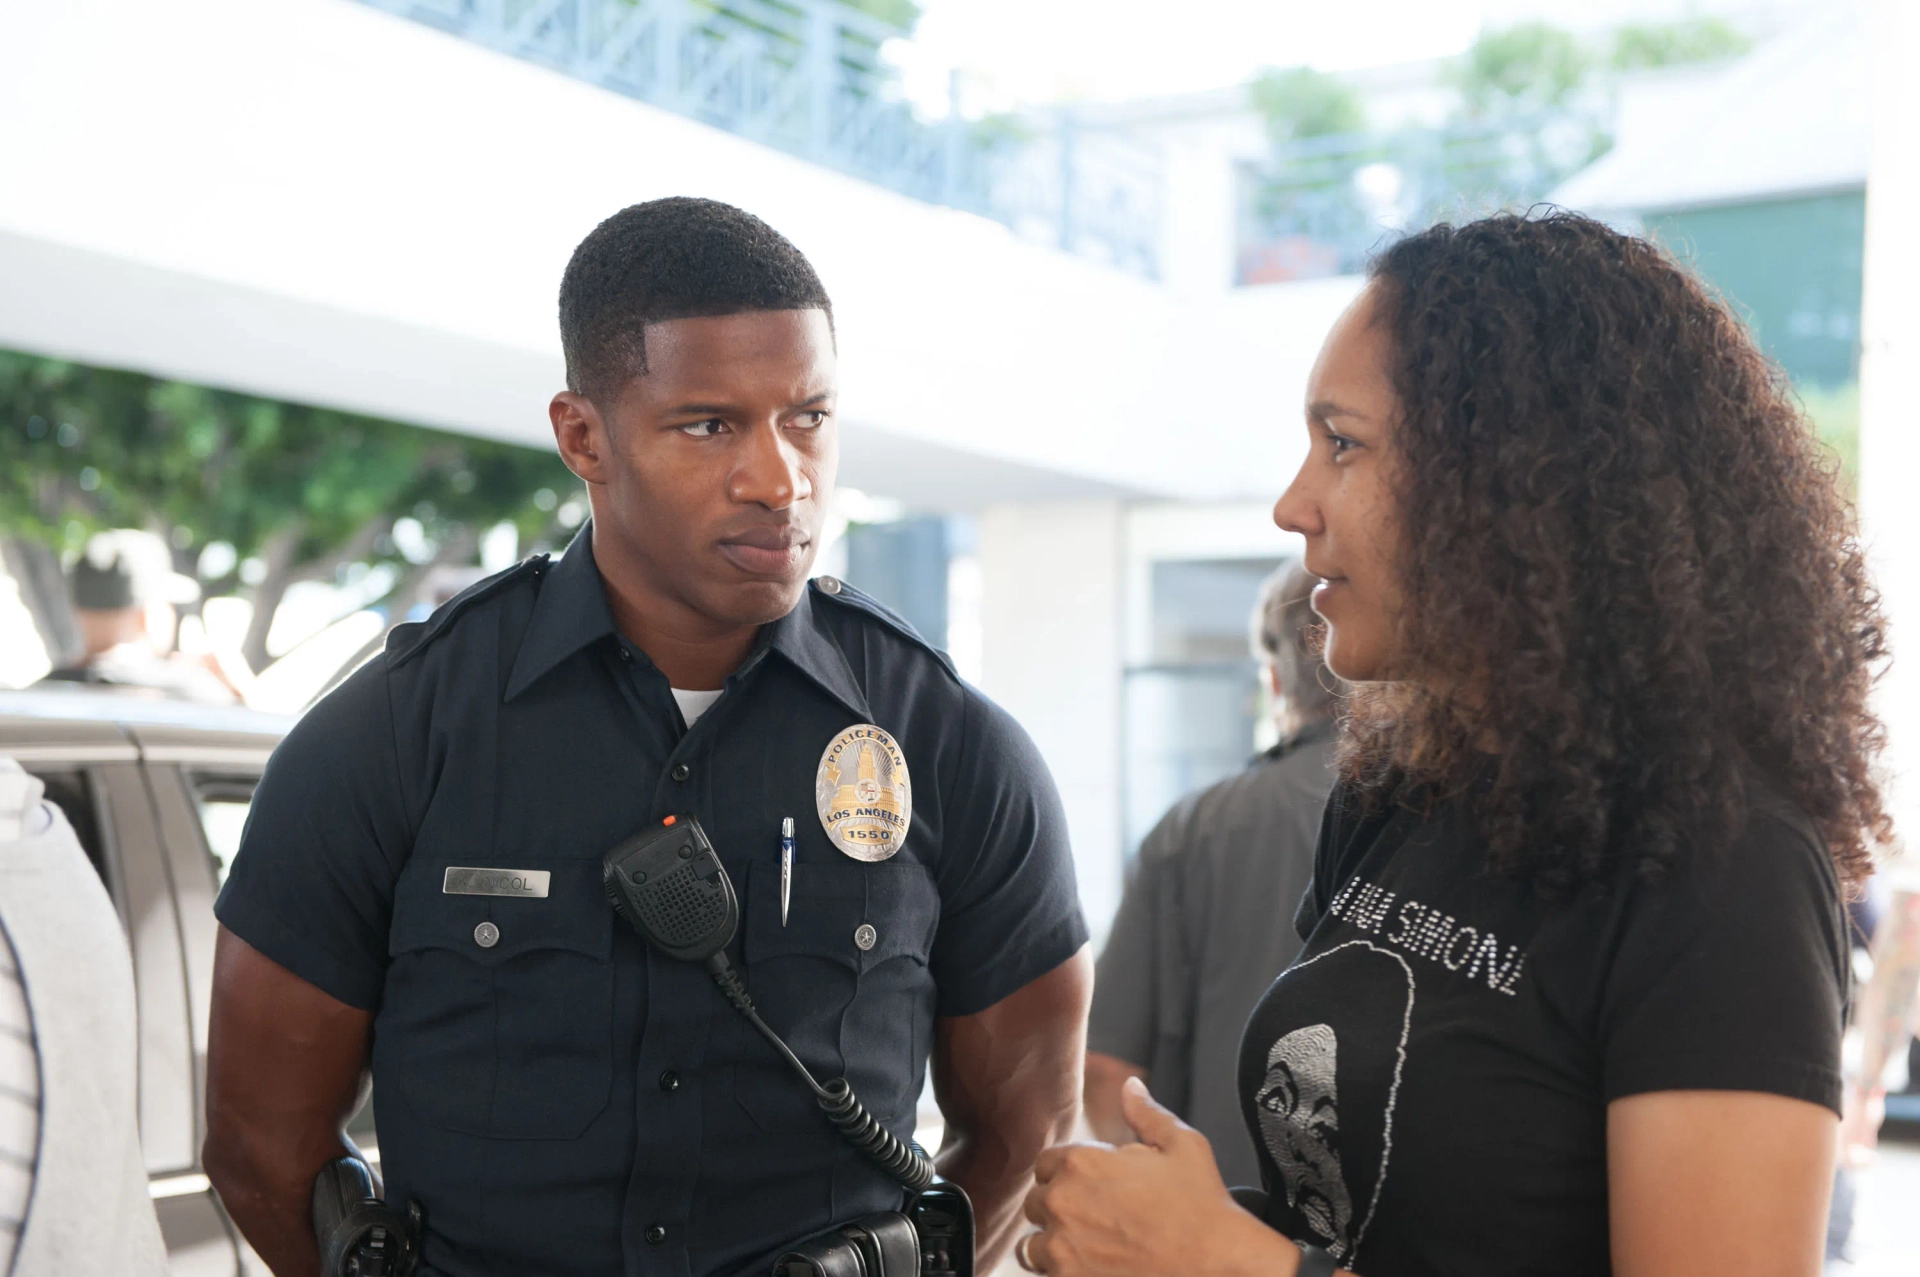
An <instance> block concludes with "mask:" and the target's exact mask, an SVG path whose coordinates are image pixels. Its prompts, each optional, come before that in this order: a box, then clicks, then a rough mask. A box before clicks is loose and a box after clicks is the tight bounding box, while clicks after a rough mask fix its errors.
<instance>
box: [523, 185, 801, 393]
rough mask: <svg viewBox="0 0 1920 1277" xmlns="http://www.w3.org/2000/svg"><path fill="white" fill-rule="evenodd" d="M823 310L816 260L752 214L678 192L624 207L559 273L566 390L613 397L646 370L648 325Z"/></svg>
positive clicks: (584, 240) (600, 228)
mask: <svg viewBox="0 0 1920 1277" xmlns="http://www.w3.org/2000/svg"><path fill="white" fill-rule="evenodd" d="M814 309H819V310H824V311H826V312H827V320H828V322H829V323H831V322H832V320H833V303H832V302H831V301H829V300H828V299H827V290H826V289H825V288H823V287H822V286H821V284H820V277H819V276H818V275H816V274H814V272H813V265H812V263H810V262H808V261H807V259H806V257H805V256H804V255H803V254H802V253H801V252H800V250H799V249H797V248H795V247H794V246H793V244H792V242H791V241H789V240H788V239H787V237H786V236H784V235H782V234H781V233H780V232H779V231H776V230H774V229H773V227H771V226H769V225H767V224H766V223H765V222H763V221H761V220H760V219H759V218H757V217H755V216H754V215H753V214H751V213H748V212H745V211H743V210H741V209H737V208H735V207H733V205H731V204H722V203H720V202H719V201H717V200H702V199H690V198H687V197H685V196H673V197H671V198H668V199H660V200H649V201H647V202H646V203H644V204H635V205H632V206H631V207H629V208H623V209H621V210H620V211H619V212H618V213H615V214H614V215H613V216H612V217H609V218H608V219H607V220H606V221H604V222H602V223H600V225H598V226H596V227H594V228H593V233H592V234H590V235H588V236H587V237H586V238H585V239H583V240H581V241H580V247H578V248H576V249H574V250H573V258H572V260H571V261H569V262H568V263H567V272H566V274H565V275H563V276H562V277H561V279H560V346H561V349H562V350H564V351H565V352H566V358H567V389H569V390H571V391H573V392H574V393H575V394H581V395H586V396H587V397H588V398H590V399H593V400H595V401H596V402H605V401H606V400H607V399H610V398H611V397H613V396H615V395H618V394H619V393H620V388H621V387H622V386H624V385H625V384H626V381H627V379H628V378H629V377H636V376H639V375H641V374H643V373H645V372H646V371H647V349H646V344H645V341H644V335H643V334H644V330H645V328H646V326H647V325H648V324H657V323H660V322H662V321H664V320H669V319H693V318H696V317H699V316H706V315H737V314H740V313H742V312H743V311H750V310H814Z"/></svg>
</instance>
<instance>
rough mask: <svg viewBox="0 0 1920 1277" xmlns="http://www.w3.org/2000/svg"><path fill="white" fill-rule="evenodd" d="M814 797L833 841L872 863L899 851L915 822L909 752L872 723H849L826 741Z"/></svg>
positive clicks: (817, 773)
mask: <svg viewBox="0 0 1920 1277" xmlns="http://www.w3.org/2000/svg"><path fill="white" fill-rule="evenodd" d="M813 798H814V802H815V804H816V805H817V806H818V807H819V809H820V824H821V827H822V828H824V829H825V830H826V831H827V837H828V838H829V839H831V840H832V841H833V845H834V846H836V847H838V848H839V849H840V850H841V851H844V852H846V853H847V855H849V856H852V857H853V858H854V859H855V860H864V861H867V862H868V863H870V864H871V863H874V862H877V861H881V860H886V859H889V858H890V857H892V856H893V854H894V853H895V852H897V851H899V850H900V845H901V844H902V843H904V842H905V841H906V840H907V826H908V825H910V824H912V823H913V783H912V781H911V780H909V779H908V777H907V760H906V756H905V755H903V754H902V753H901V752H900V746H899V745H897V744H896V743H894V739H893V737H891V736H889V735H887V734H886V732H884V731H882V730H881V729H880V728H878V727H875V726H874V725H873V724H872V723H861V724H859V725H858V726H856V727H849V728H848V729H847V730H846V731H844V732H841V733H840V734H839V735H838V736H836V737H834V738H833V740H831V741H830V742H828V744H827V750H826V752H825V753H824V754H822V755H820V770H819V771H818V772H816V773H815V774H814V780H813Z"/></svg>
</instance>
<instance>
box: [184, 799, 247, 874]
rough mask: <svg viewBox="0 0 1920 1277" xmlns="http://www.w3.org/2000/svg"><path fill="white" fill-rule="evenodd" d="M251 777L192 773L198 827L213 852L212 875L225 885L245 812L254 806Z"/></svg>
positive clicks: (236, 850) (245, 822) (244, 821)
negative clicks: (205, 836) (198, 816)
mask: <svg viewBox="0 0 1920 1277" xmlns="http://www.w3.org/2000/svg"><path fill="white" fill-rule="evenodd" d="M258 779H259V778H258V777H254V776H227V775H211V774H207V773H195V774H194V775H193V776H192V777H191V781H192V788H193V802H194V807H195V808H196V809H197V810H198V811H199V813H200V828H201V829H202V830H203V831H205V833H206V835H207V850H208V851H209V852H211V853H212V855H213V877H214V881H215V883H216V884H218V885H221V886H224V885H225V884H226V881H227V869H228V868H229V867H230V866H231V865H232V864H233V858H234V856H235V855H236V854H237V853H238V852H239V850H240V831H241V830H242V829H244V828H245V827H246V824H247V812H248V810H249V809H250V808H251V807H252V806H253V787H254V785H255V784H257V783H258Z"/></svg>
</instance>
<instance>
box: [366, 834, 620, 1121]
mask: <svg viewBox="0 0 1920 1277" xmlns="http://www.w3.org/2000/svg"><path fill="white" fill-rule="evenodd" d="M514 867H515V868H526V869H544V870H547V871H548V872H549V873H550V874H551V881H550V885H549V892H548V895H547V897H546V898H545V899H529V898H516V897H509V896H467V895H447V894H444V893H443V892H442V891H441V890H440V888H441V881H442V880H441V878H440V876H439V873H438V871H435V873H434V874H433V875H432V878H433V880H432V882H431V883H429V882H426V881H425V880H424V877H423V881H422V882H421V883H420V884H418V886H417V887H416V888H415V890H414V891H413V892H411V893H409V892H407V891H405V890H403V891H402V892H401V894H400V895H399V896H398V898H397V899H396V900H395V905H394V917H393V930H392V935H391V942H390V951H391V956H392V965H391V967H390V968H389V971H388V976H387V991H386V998H385V1001H384V1002H383V1003H382V1006H381V1011H380V1019H379V1023H378V1030H377V1040H376V1041H377V1045H376V1058H377V1059H383V1060H384V1061H386V1062H389V1063H391V1064H392V1065H393V1066H395V1067H397V1071H398V1073H399V1082H400V1091H401V1094H402V1096H403V1097H404V1098H405V1101H406V1103H407V1106H408V1107H409V1108H411V1109H412V1110H413V1111H414V1112H415V1113H416V1114H418V1115H419V1116H420V1117H421V1118H422V1119H423V1120H424V1121H426V1122H428V1123H429V1124H431V1125H433V1126H436V1127H440V1128H442V1129H445V1130H451V1131H461V1132H464V1133H466V1134H470V1135H482V1136H488V1137H491V1138H495V1139H573V1138H576V1137H578V1136H579V1135H581V1134H582V1133H583V1132H584V1131H585V1130H586V1128H587V1126H588V1124H589V1123H591V1122H592V1121H593V1119H594V1118H595V1117H596V1116H598V1115H599V1113H600V1111H601V1110H602V1109H604V1108H605V1107H606V1105H607V1097H608V1093H609V1089H610V1087H611V1085H612V1078H613V964H612V961H611V951H612V944H613V930H612V910H611V909H610V908H609V907H608V905H607V901H606V897H605V895H604V894H602V891H601V887H600V880H599V874H600V865H599V863H598V862H597V861H549V860H537V861H536V860H527V861H526V862H525V863H518V862H516V864H515V866H514Z"/></svg>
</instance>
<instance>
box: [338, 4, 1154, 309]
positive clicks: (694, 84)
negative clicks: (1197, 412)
mask: <svg viewBox="0 0 1920 1277" xmlns="http://www.w3.org/2000/svg"><path fill="white" fill-rule="evenodd" d="M362 2H363V3H366V4H370V5H372V6H373V7H375V8H378V9H384V10H386V11H388V12H390V13H395V14H398V15H400V16H402V17H406V18H411V19H414V20H416V21H419V22H424V23H427V24H429V25H431V26H435V27H438V28H440V29H442V30H444V31H448V32H451V33H453V34H455V35H458V36H461V37H462V38H464V39H468V40H472V41H474V42H475V43H478V44H483V45H486V46H487V47H489V48H493V49H497V50H499V51H500V52H502V53H506V54H509V55H511V56H513V57H517V58H524V59H526V60H528V61H532V62H538V63H541V64H543V65H545V66H549V67H552V68H554V69H555V70H558V71H561V72H564V73H566V74H568V75H571V76H575V77H578V78H579V79H582V80H587V81H589V82H591V83H593V84H597V85H599V86H601V87H602V88H606V89H610V90H612V91H614V92H616V93H621V94H624V95H626V96H628V97H633V98H638V99H640V100H641V101H644V102H650V103H652V104H654V105H656V106H660V107H664V108H666V109H667V110H670V111H673V112H675V113H677V114H681V115H686V116H690V117H692V118H694V119H697V120H701V121H703V122H705V123H708V124H712V125H714V126H716V127H719V128H723V129H726V130H728V131H729V132H733V133H738V134H741V135H743V136H745V137H750V138H753V139H754V140H756V141H759V142H764V143H766V144H767V145H769V146H774V147H777V148H779V149H780V150H783V151H787V152H789V153H791V154H794V155H798V156H801V157H803V158H805V159H808V160H811V161H813V162H815V163H817V164H821V165H824V166H826V167H828V168H833V169H837V170H839V171H840V172H843V173H849V174H852V175H854V176H856V177H860V178H864V179H866V180H867V181H871V182H874V183H876V184H877V185H880V186H885V187H888V188H890V189H892V190H895V191H899V192H901V193H902V194H905V195H910V196H913V197H914V198H916V199H922V200H927V201H929V202H932V203H937V204H945V205H950V206H952V207H955V208H961V209H966V210H968V211H970V212H975V213H980V214H983V215H985V216H987V217H991V218H993V219H994V220H996V221H1000V222H1003V223H1005V224H1007V225H1008V226H1011V227H1013V228H1015V229H1016V230H1018V231H1021V232H1022V233H1023V234H1027V235H1033V236H1037V237H1041V238H1045V239H1047V240H1050V241H1051V242H1054V243H1056V244H1057V245H1058V246H1059V247H1061V248H1062V249H1065V250H1068V251H1071V252H1078V253H1083V254H1086V255H1089V256H1095V257H1099V258H1102V259H1104V260H1106V261H1109V262H1111V263H1112V264H1113V265H1115V266H1117V267H1120V268H1122V269H1125V270H1130V271H1135V272H1137V273H1141V274H1145V275H1148V276H1152V275H1154V274H1155V273H1156V270H1157V260H1156V258H1157V253H1156V249H1157V236H1158V226H1159V199H1160V179H1159V173H1158V166H1157V164H1156V163H1154V161H1153V158H1152V157H1151V156H1149V155H1145V154H1143V153H1141V152H1140V151H1139V150H1138V148H1136V147H1134V146H1132V145H1131V144H1129V143H1128V142H1126V140H1125V139H1121V138H1117V137H1114V136H1111V135H1093V134H1089V133H1086V132H1085V131H1083V130H1079V129H1077V128H1076V127H1075V122H1074V120H1073V117H1072V116H1071V114H1069V113H1064V112H1063V113H1058V114H1055V115H1053V116H1051V117H1048V118H1046V119H1042V120H1035V121H1023V122H1022V124H1021V125H1020V127H1019V128H1018V129H1016V130H1001V131H999V132H998V134H997V135H996V134H994V133H992V132H990V131H988V130H984V129H982V128H981V127H980V126H978V125H976V124H973V123H971V122H968V121H965V120H962V119H960V118H958V116H957V115H956V116H954V117H951V118H950V119H949V120H947V121H946V122H943V123H940V124H931V125H930V124H926V123H923V122H922V121H920V120H918V119H916V118H915V117H914V115H913V112H912V111H911V110H910V109H909V108H908V107H907V106H906V105H905V104H904V103H902V102H900V101H899V100H898V99H897V97H896V96H895V95H894V94H893V92H892V89H893V83H894V77H893V75H892V72H891V71H890V69H889V68H888V67H887V66H886V65H885V63H884V62H883V61H882V59H881V56H880V50H881V48H882V46H884V45H885V44H886V43H887V42H888V41H889V40H892V39H896V38H898V36H899V35H900V33H899V32H898V31H897V30H895V29H894V28H892V27H891V26H889V25H887V24H886V23H884V22H880V21H878V20H876V19H874V18H871V17H869V16H867V15H866V14H864V13H861V12H859V11H857V10H855V9H851V8H849V7H847V6H846V5H844V4H840V3H838V2H837V0H362Z"/></svg>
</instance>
